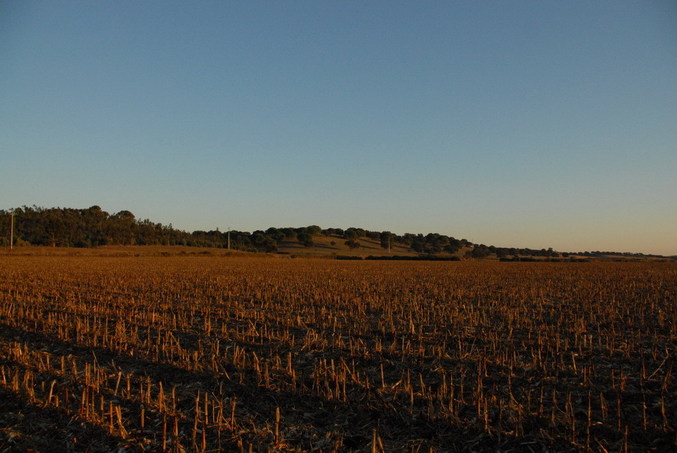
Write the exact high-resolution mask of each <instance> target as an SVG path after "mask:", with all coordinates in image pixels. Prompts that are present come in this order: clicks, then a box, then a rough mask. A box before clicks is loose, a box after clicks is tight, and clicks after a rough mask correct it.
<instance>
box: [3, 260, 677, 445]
mask: <svg viewBox="0 0 677 453" xmlns="http://www.w3.org/2000/svg"><path fill="white" fill-rule="evenodd" d="M675 319H677V264H675V263H594V262H593V263H497V262H378V261H369V262H363V261H359V262H355V261H332V260H319V259H314V260H302V259H297V260H293V259H279V258H261V259H252V258H246V257H224V256H165V257H148V256H141V257H134V256H119V257H97V256H79V257H78V256H2V257H0V451H2V452H5V451H17V452H18V451H28V450H31V449H32V450H35V451H82V452H84V451H87V452H98V451H101V452H103V451H130V452H131V451H168V452H182V451H187V452H216V451H326V452H329V451H356V452H357V451H365V452H381V451H388V452H390V451H412V452H428V451H440V452H441V451H473V450H474V451H497V450H501V451H532V452H544V451H586V450H588V451H609V452H612V451H613V452H619V451H620V452H622V451H670V450H673V451H674V450H675V449H677V439H676V431H675V430H676V426H677V398H676V396H677V387H676V384H675V377H674V376H673V375H672V373H673V372H675V360H674V358H675V356H676V352H677V327H676V326H675V321H674V320H675Z"/></svg>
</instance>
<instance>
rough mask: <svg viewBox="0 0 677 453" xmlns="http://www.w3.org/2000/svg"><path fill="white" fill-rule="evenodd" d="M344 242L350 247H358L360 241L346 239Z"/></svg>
mask: <svg viewBox="0 0 677 453" xmlns="http://www.w3.org/2000/svg"><path fill="white" fill-rule="evenodd" d="M345 244H346V245H347V246H348V247H350V248H351V249H356V248H359V247H360V243H359V242H357V241H356V240H355V239H348V240H347V241H346V242H345Z"/></svg>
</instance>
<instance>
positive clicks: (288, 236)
mask: <svg viewBox="0 0 677 453" xmlns="http://www.w3.org/2000/svg"><path fill="white" fill-rule="evenodd" d="M12 212H13V213H14V232H13V246H15V247H16V246H30V245H33V246H51V247H98V246H106V245H127V246H131V245H135V246H138V245H164V246H173V245H176V246H179V245H180V246H189V247H213V248H224V249H231V250H239V251H246V252H267V253H279V254H287V255H292V256H309V257H322V256H327V257H336V258H344V259H348V258H351V259H368V258H379V259H448V260H460V259H467V258H485V259H487V258H493V259H499V260H505V261H512V260H515V261H517V260H519V261H527V260H554V261H561V260H585V259H589V258H595V259H600V258H613V257H615V258H623V259H631V258H635V259H646V258H664V257H661V256H658V255H644V254H636V253H616V252H582V253H566V252H557V251H554V250H553V249H552V248H549V249H541V250H534V249H529V248H514V247H495V246H493V245H485V244H473V243H472V242H470V241H468V240H467V239H456V238H454V237H451V236H446V235H443V234H438V233H428V234H425V235H423V234H413V233H405V234H403V235H397V234H394V233H391V232H390V231H369V230H365V229H363V228H356V227H350V228H346V229H342V228H326V229H323V228H321V227H319V226H317V225H310V226H305V227H282V228H280V227H270V228H268V229H267V230H265V231H263V230H257V231H254V232H251V233H250V232H246V231H219V230H218V229H216V230H211V231H200V230H197V231H193V232H191V233H189V232H186V231H182V230H178V229H175V228H173V227H172V225H171V224H169V225H162V224H160V223H155V222H152V221H150V220H148V219H144V220H138V219H137V218H136V216H135V215H134V214H133V213H131V212H130V211H126V210H125V211H120V212H118V213H116V214H112V215H111V214H109V213H108V212H106V211H104V210H102V209H101V207H99V206H92V207H90V208H87V209H73V208H41V207H37V206H33V207H26V206H23V207H20V208H15V209H12V210H0V245H1V246H4V247H8V246H9V245H10V244H9V242H10V228H11V219H10V216H11V213H12Z"/></svg>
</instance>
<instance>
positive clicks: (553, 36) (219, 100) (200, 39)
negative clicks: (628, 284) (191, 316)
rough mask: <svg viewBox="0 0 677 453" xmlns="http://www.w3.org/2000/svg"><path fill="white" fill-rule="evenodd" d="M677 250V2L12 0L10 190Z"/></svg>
mask: <svg viewBox="0 0 677 453" xmlns="http://www.w3.org/2000/svg"><path fill="white" fill-rule="evenodd" d="M95 204H96V205H99V206H101V207H102V208H103V209H104V210H106V211H108V212H109V213H111V214H112V213H115V212H118V211H120V210H123V209H127V210H130V211H132V212H133V213H134V214H135V215H136V216H137V218H140V219H144V218H149V219H151V220H152V221H155V222H162V223H164V224H169V223H172V224H173V226H174V227H177V228H180V229H185V230H188V231H192V230H196V229H204V230H210V229H215V228H217V227H218V228H220V229H221V230H225V229H227V228H229V227H230V228H232V229H238V230H245V231H253V230H256V229H266V228H267V227H269V226H305V225H310V224H317V225H320V226H322V227H325V228H326V227H341V228H347V227H350V226H357V227H362V228H366V229H370V230H377V231H380V230H391V231H393V232H396V233H399V234H402V233H404V232H411V233H428V232H437V233H443V234H447V235H450V236H454V237H457V238H466V239H469V240H471V241H473V242H476V243H485V244H493V245H496V246H517V247H530V248H538V249H540V248H547V247H553V248H555V249H556V250H561V251H584V250H614V251H628V252H644V253H658V254H666V255H671V254H677V2H674V1H670V0H665V1H613V2H610V1H595V2H591V1H510V2H506V1H481V2H475V1H426V2H418V1H393V0H388V1H376V0H370V1H316V0H312V1H296V0H292V1H285V2H280V1H194V2H188V1H154V0H150V1H129V0H116V1H53V0H50V1H34V0H26V1H23V0H22V1H19V0H0V209H9V208H12V207H16V206H22V205H28V206H31V205H37V206H41V207H56V206H59V207H73V208H86V207H89V206H92V205H95Z"/></svg>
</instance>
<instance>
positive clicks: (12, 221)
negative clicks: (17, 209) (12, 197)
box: [9, 209, 14, 252]
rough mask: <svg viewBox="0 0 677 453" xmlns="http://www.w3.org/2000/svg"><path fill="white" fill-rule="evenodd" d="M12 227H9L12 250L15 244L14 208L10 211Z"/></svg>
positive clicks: (10, 248) (10, 247) (10, 249)
mask: <svg viewBox="0 0 677 453" xmlns="http://www.w3.org/2000/svg"><path fill="white" fill-rule="evenodd" d="M10 218H11V220H10V227H9V251H10V252H11V251H12V247H13V246H14V209H12V210H11V211H10Z"/></svg>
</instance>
